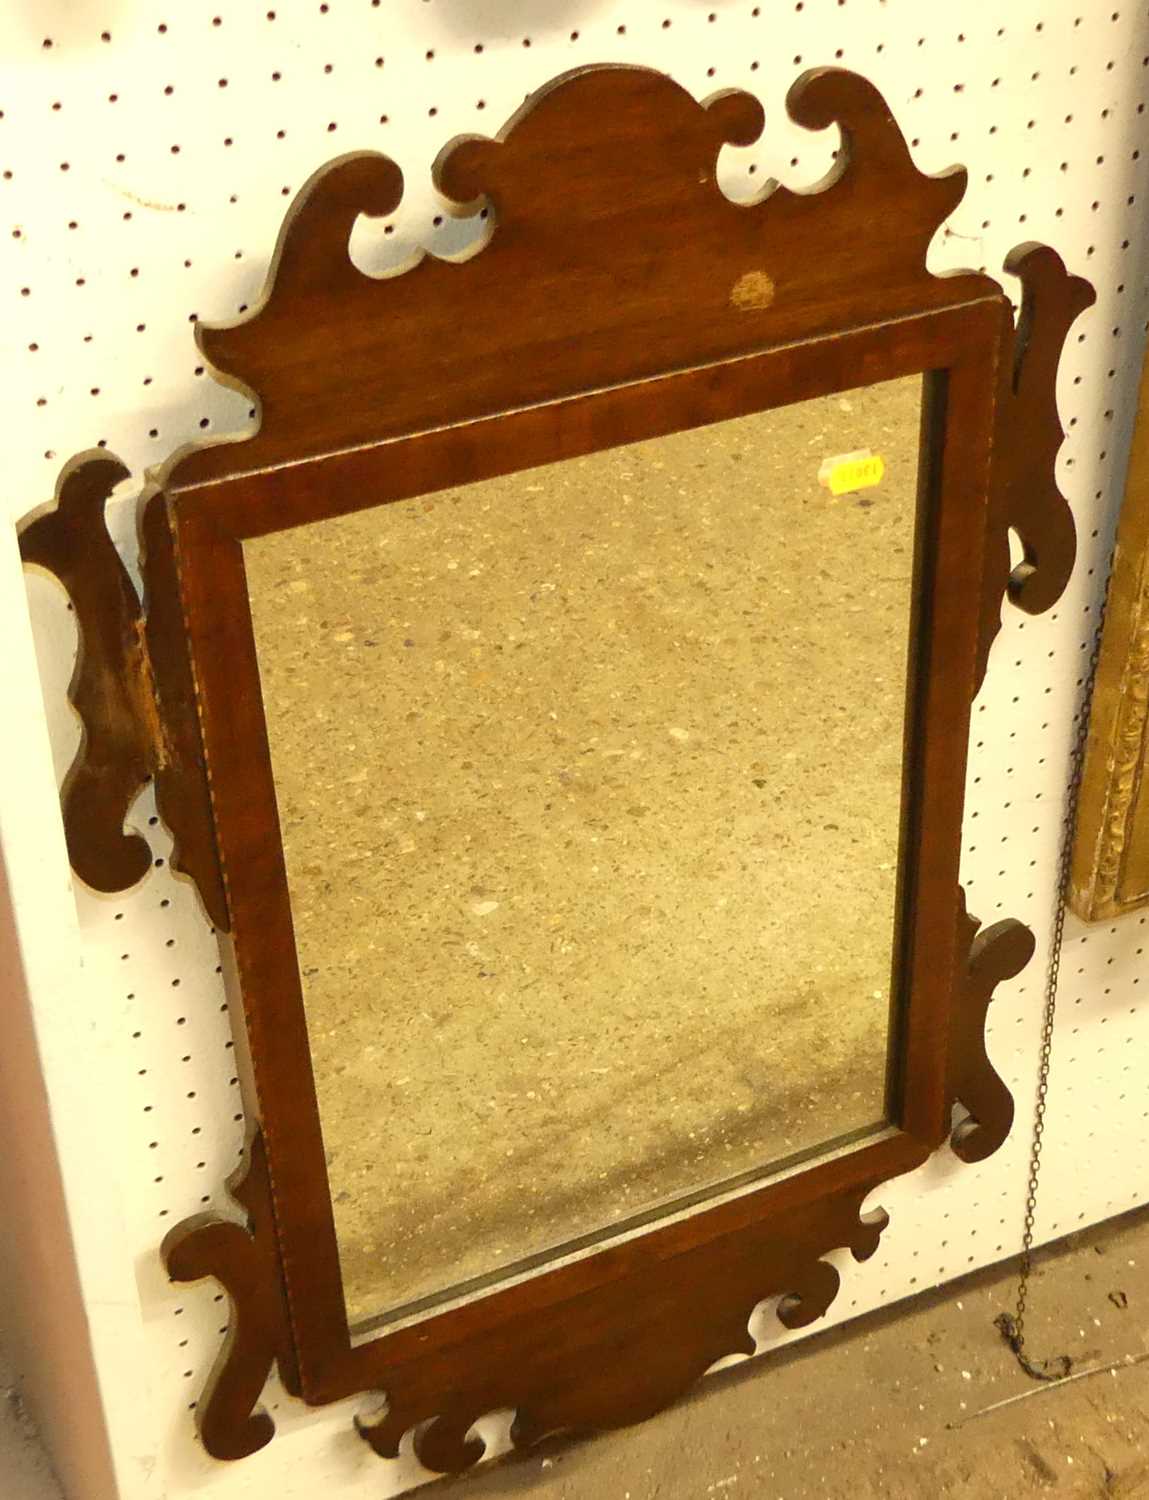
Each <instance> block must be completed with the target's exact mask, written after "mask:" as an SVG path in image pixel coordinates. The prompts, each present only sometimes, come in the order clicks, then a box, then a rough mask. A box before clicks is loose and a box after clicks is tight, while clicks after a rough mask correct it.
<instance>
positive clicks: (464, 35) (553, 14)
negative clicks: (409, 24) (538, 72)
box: [423, 0, 606, 43]
mask: <svg viewBox="0 0 1149 1500" xmlns="http://www.w3.org/2000/svg"><path fill="white" fill-rule="evenodd" d="M605 8H606V7H605V4H604V0H519V3H518V4H517V5H508V4H507V0H437V3H436V4H435V5H434V6H433V7H429V8H428V10H427V13H426V15H425V16H424V20H423V25H424V27H425V28H426V30H427V33H428V34H429V35H431V34H433V33H435V32H436V31H437V32H439V33H440V34H441V35H443V36H444V37H450V38H452V39H453V40H457V41H470V42H475V41H480V40H481V41H482V42H484V43H487V42H499V41H509V40H512V39H515V38H517V39H518V40H520V41H521V40H522V39H523V38H524V37H529V36H530V35H531V33H532V31H537V32H539V33H540V35H542V34H544V33H546V34H549V35H553V34H554V33H555V32H557V31H562V30H563V29H566V30H568V31H569V30H570V29H572V28H574V27H577V26H578V25H580V24H581V23H583V22H585V21H586V20H587V18H588V17H589V16H591V15H593V13H594V12H595V11H598V10H603V9H605Z"/></svg>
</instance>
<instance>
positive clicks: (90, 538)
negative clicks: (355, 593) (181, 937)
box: [19, 449, 228, 930]
mask: <svg viewBox="0 0 1149 1500" xmlns="http://www.w3.org/2000/svg"><path fill="white" fill-rule="evenodd" d="M130 477H131V476H130V471H129V470H128V469H127V467H126V466H125V465H124V464H123V463H121V462H120V460H119V459H118V458H116V457H114V456H113V455H112V454H109V453H106V452H104V451H103V450H102V449H95V450H92V451H90V452H87V453H80V454H78V455H77V456H76V457H75V458H73V459H72V460H71V461H70V462H69V463H67V464H66V465H65V466H64V469H63V471H62V472H61V474H60V479H59V482H58V484H57V487H56V496H55V501H54V503H53V504H52V506H51V507H49V508H46V509H44V510H42V511H39V512H36V513H35V514H33V515H32V516H30V517H28V519H27V520H26V521H25V522H23V524H22V525H21V527H20V530H19V538H20V555H21V558H22V559H23V561H24V563H25V564H27V565H30V566H33V567H40V568H44V569H45V570H46V571H47V572H49V573H51V574H53V575H54V576H55V577H56V578H57V579H59V581H60V583H61V584H63V586H64V588H65V589H66V590H67V592H68V595H69V597H70V599H71V601H72V605H73V608H74V610H75V614H76V623H77V626H78V629H79V637H80V644H79V655H78V657H77V661H76V670H75V672H74V673H73V676H72V682H71V686H70V688H69V691H68V696H69V698H70V700H71V702H72V704H73V706H74V707H75V709H76V712H77V714H78V715H79V717H80V721H81V724H82V725H83V730H84V735H83V740H82V742H81V745H80V749H79V752H78V754H77V756H76V759H75V761H74V763H73V765H72V767H71V769H70V770H69V772H68V775H67V777H66V778H65V781H64V787H63V791H62V793H61V802H62V809H63V817H64V832H65V836H66V839H67V844H68V858H69V860H70V862H71V865H72V869H73V870H74V871H75V873H76V874H77V875H78V876H79V878H80V879H81V880H82V881H83V882H84V883H85V885H89V886H91V887H92V889H93V890H96V891H103V892H106V893H110V892H112V891H122V890H126V889H127V888H128V887H129V886H133V885H135V884H137V883H138V882H139V881H141V880H142V879H143V878H144V876H145V875H146V874H147V873H148V871H149V870H150V869H151V866H152V855H151V849H150V847H149V845H148V842H147V840H146V839H145V838H143V837H142V836H141V835H140V834H138V833H125V831H124V819H125V818H126V817H127V814H128V810H129V808H130V807H131V805H132V803H133V802H134V801H135V799H136V797H137V796H138V795H139V792H140V789H141V788H142V787H143V786H144V785H145V783H146V782H148V781H149V780H151V779H153V778H154V780H155V782H156V806H157V809H158V811H159V813H160V816H161V817H162V818H163V819H164V821H165V822H166V823H167V825H168V827H169V828H170V829H171V832H172V835H173V838H174V841H175V847H174V849H173V852H172V860H171V863H172V867H173V869H176V870H178V871H180V872H181V873H183V874H186V875H188V876H190V877H191V878H192V880H194V882H195V884H196V886H197V888H198V890H199V892H200V896H201V899H202V900H203V903H204V907H205V909H206V911H207V914H208V916H209V917H210V919H211V921H212V922H213V924H214V925H215V926H216V927H217V928H219V929H221V930H226V928H227V926H228V914H227V902H226V899H225V897H224V891H223V882H222V878H221V875H220V870H219V861H218V857H217V853H216V847H215V836H214V832H213V830H212V820H211V808H210V802H209V794H208V787H207V778H206V772H205V771H204V768H203V757H202V753H201V751H200V747H199V730H198V723H197V719H196V706H195V695H194V690H193V687H192V683H191V669H190V666H189V664H188V662H187V656H186V647H185V645H184V638H183V623H182V618H181V612H180V603H179V581H178V578H177V576H176V570H175V559H174V553H173V552H172V545H171V536H170V533H169V531H168V527H167V518H166V511H165V509H164V503H163V497H162V496H159V495H156V496H153V497H152V499H151V500H150V501H149V502H148V503H147V506H146V508H145V516H146V520H145V526H144V542H145V550H144V555H143V557H142V559H141V566H142V569H143V573H144V578H145V581H146V583H147V587H148V597H149V608H148V612H147V614H146V615H145V612H144V608H143V606H142V605H141V603H140V599H139V596H138V594H137V593H136V589H135V586H134V585H133V583H132V580H131V578H130V577H129V576H128V571H127V569H126V568H125V567H124V564H123V562H122V560H121V558H120V555H119V553H118V552H117V551H116V548H115V545H114V544H113V542H112V539H111V536H110V535H109V534H108V528H107V525H106V523H105V519H104V508H105V506H106V504H107V501H108V498H109V497H110V495H111V493H112V491H113V489H114V488H115V487H116V485H117V484H119V483H121V482H122V481H123V480H125V479H128V478H130Z"/></svg>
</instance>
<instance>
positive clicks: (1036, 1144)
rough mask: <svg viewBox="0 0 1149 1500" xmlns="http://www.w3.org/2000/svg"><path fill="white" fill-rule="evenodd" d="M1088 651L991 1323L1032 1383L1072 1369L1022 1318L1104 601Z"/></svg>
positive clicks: (1030, 1264)
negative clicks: (1011, 1249)
mask: <svg viewBox="0 0 1149 1500" xmlns="http://www.w3.org/2000/svg"><path fill="white" fill-rule="evenodd" d="M1108 592H1109V589H1108V583H1106V587H1105V592H1104V593H1103V594H1102V596H1101V597H1102V607H1101V610H1100V613H1099V615H1098V620H1097V629H1096V630H1095V631H1094V634H1093V642H1092V645H1091V647H1090V652H1089V662H1088V667H1087V670H1086V674H1085V682H1084V686H1083V690H1082V694H1081V699H1080V701H1079V703H1078V705H1077V714H1076V717H1075V719H1074V724H1073V747H1072V755H1071V758H1070V763H1069V786H1068V788H1067V789H1066V794H1065V810H1064V813H1063V815H1062V822H1061V844H1060V847H1059V849H1058V857H1057V888H1056V902H1057V905H1056V909H1055V912H1054V917H1053V934H1052V940H1051V945H1050V952H1049V967H1048V969H1047V971H1046V976H1045V1001H1044V1005H1043V1007H1042V1012H1041V1053H1040V1058H1039V1061H1038V1068H1037V1099H1036V1103H1035V1105H1034V1111H1033V1138H1032V1141H1031V1144H1030V1150H1029V1180H1028V1182H1027V1184H1026V1192H1025V1221H1024V1227H1023V1231H1022V1236H1021V1257H1020V1259H1019V1261H1018V1270H1017V1304H1016V1307H1015V1309H1014V1312H1013V1313H1012V1314H1011V1313H1007V1312H1003V1313H999V1314H998V1316H997V1317H996V1318H995V1319H994V1324H995V1326H996V1327H997V1328H998V1330H999V1331H1000V1333H1001V1336H1002V1338H1003V1339H1005V1341H1006V1343H1007V1344H1008V1345H1009V1347H1010V1348H1011V1349H1012V1350H1013V1352H1014V1354H1015V1355H1016V1356H1017V1362H1018V1364H1019V1365H1020V1366H1021V1368H1022V1369H1023V1370H1024V1371H1025V1373H1026V1374H1027V1375H1029V1376H1031V1377H1032V1378H1033V1379H1034V1380H1064V1379H1065V1377H1066V1376H1067V1375H1068V1374H1069V1372H1070V1370H1071V1369H1072V1368H1073V1361H1072V1359H1071V1357H1070V1356H1069V1355H1068V1354H1055V1355H1052V1356H1051V1357H1050V1358H1048V1359H1043V1360H1035V1359H1034V1358H1033V1357H1032V1356H1031V1355H1030V1354H1029V1353H1027V1351H1026V1347H1025V1314H1026V1311H1027V1307H1028V1302H1029V1278H1030V1275H1031V1273H1032V1271H1033V1235H1034V1223H1035V1220H1036V1217H1037V1184H1038V1178H1039V1177H1040V1175H1041V1148H1042V1144H1043V1140H1044V1136H1045V1108H1046V1101H1047V1098H1048V1094H1049V1070H1050V1062H1051V1059H1052V1052H1053V1023H1054V1018H1055V1016H1056V1013H1057V984H1058V979H1059V977H1060V973H1061V949H1062V944H1063V942H1064V939H1065V913H1066V911H1067V909H1068V896H1069V871H1070V866H1071V865H1072V862H1073V832H1074V827H1075V825H1076V823H1077V803H1078V800H1079V798H1080V794H1081V775H1082V771H1083V770H1084V767H1085V746H1086V743H1087V741H1088V738H1089V710H1090V707H1091V705H1092V702H1093V685H1094V682H1095V681H1096V678H1097V662H1098V658H1099V657H1100V655H1101V632H1102V628H1103V626H1104V623H1105V598H1106V595H1107V594H1108Z"/></svg>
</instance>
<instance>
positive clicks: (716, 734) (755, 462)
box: [244, 376, 921, 1325]
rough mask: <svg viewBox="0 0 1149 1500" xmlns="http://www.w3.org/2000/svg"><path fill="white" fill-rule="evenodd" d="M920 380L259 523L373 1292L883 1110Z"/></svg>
mask: <svg viewBox="0 0 1149 1500" xmlns="http://www.w3.org/2000/svg"><path fill="white" fill-rule="evenodd" d="M920 395H921V378H920V377H917V376H915V377H912V378H909V379H905V380H899V381H891V382H887V383H885V384H882V385H878V386H873V387H869V388H866V389H860V390H854V391H849V392H847V393H844V394H839V395H834V396H830V397H826V398H821V399H818V400H816V401H809V402H805V403H803V404H801V405H798V406H792V407H787V408H784V409H782V410H779V411H774V412H768V413H764V414H759V415H754V416H750V417H743V418H738V419H735V420H732V421H728V422H723V423H718V424H716V425H714V426H712V427H707V428H703V429H700V430H696V431H692V432H683V433H678V434H675V435H673V436H671V437H669V438H662V439H658V440H654V441H650V442H645V443H640V444H636V445H633V446H630V447H626V448H618V449H614V450H611V451H608V452H602V453H597V454H594V455H592V456H590V457H588V458H584V459H579V460H573V461H570V462H566V463H561V464H555V465H552V466H549V467H546V468H541V469H534V470H529V471H526V472H523V473H519V474H515V475H512V476H510V477H509V478H503V479H493V480H487V481H485V482H483V483H481V484H476V485H472V486H469V487H467V488H465V489H460V490H455V491H448V492H443V493H439V494H434V495H430V496H426V497H423V498H420V499H416V500H411V501H404V502H401V503H397V504H393V505H389V506H384V507H382V508H377V509H372V510H366V511H360V512H358V513H357V514H354V515H349V516H345V517H342V518H340V519H338V520H334V521H324V522H320V523H317V524H314V525H311V526H307V527H302V528H298V529H296V530H293V531H288V532H280V533H278V534H276V535H273V536H268V537H264V538H261V539H258V540H256V541H253V542H248V543H246V544H245V547H244V553H245V562H246V566H247V572H248V582H249V587H250V593H251V607H252V614H253V619H254V626H255V638H256V644H257V651H258V656H259V663H260V673H261V677H262V683H263V692H264V700H265V707H266V714H267V723H268V732H269V737H270V745H271V752H272V762H273V768H274V775H275V782H276V789H277V798H278V803H279V810H280V819H281V824H282V833H283V842H284V849H285V854H286V862H287V871H288V881H289V887H290V895H291V904H292V912H293V918H294V923H295V930H296V937H297V943H298V952H299V964H300V971H301V975H302V982H303V991H304V998H305V1005H306V1011H307V1018H308V1025H309V1030H310V1037H311V1047H312V1053H313V1058H314V1066H315V1073H316V1084H317V1090H318V1097H319V1104H320V1112H321V1117H322V1123H323V1133H324V1138H325V1145H326V1150H327V1159H328V1168H329V1174H330V1183H331V1193H332V1199H333V1203H334V1212H335V1221H336V1227H337V1233H338V1238H339V1244H340V1256H341V1261H342V1266H343V1274H344V1281H345V1292H346V1298H347V1306H348V1315H349V1317H350V1319H351V1321H352V1324H353V1325H354V1324H355V1323H361V1322H362V1321H364V1320H366V1319H370V1318H373V1317H377V1316H379V1315H380V1314H382V1313H383V1312H385V1311H387V1310H388V1309H396V1308H399V1307H401V1306H404V1305H408V1306H409V1305H410V1304H411V1303H413V1302H416V1301H418V1300H419V1299H422V1298H433V1297H435V1296H436V1295H441V1294H444V1293H446V1292H448V1291H449V1290H450V1289H451V1288H456V1289H457V1288H459V1286H460V1285H461V1284H462V1283H465V1282H467V1281H468V1280H470V1279H472V1278H475V1277H482V1276H489V1275H490V1274H491V1273H494V1272H498V1271H500V1270H501V1271H503V1272H506V1271H507V1269H508V1268H510V1267H512V1266H514V1265H516V1264H521V1263H522V1262H523V1261H524V1259H526V1258H528V1257H531V1256H539V1255H541V1254H542V1253H543V1252H547V1251H549V1250H552V1249H553V1248H554V1247H556V1246H560V1245H567V1246H569V1244H570V1242H571V1241H573V1240H576V1239H578V1237H580V1236H587V1235H593V1234H594V1233H596V1232H603V1231H607V1230H612V1229H613V1230H617V1228H618V1226H619V1225H620V1224H621V1223H623V1222H624V1221H627V1220H628V1219H631V1218H633V1217H634V1216H636V1215H640V1214H643V1213H649V1212H650V1211H651V1210H653V1209H656V1208H658V1207H659V1206H660V1205H661V1206H663V1208H664V1209H665V1206H667V1205H669V1204H672V1203H674V1202H676V1201H681V1200H682V1199H683V1198H684V1196H686V1195H689V1194H692V1193H693V1194H697V1193H700V1192H702V1191H703V1190H707V1189H712V1188H713V1187H714V1185H716V1184H720V1183H724V1182H725V1183H729V1182H730V1180H731V1179H733V1178H736V1177H737V1176H738V1175H739V1174H749V1173H752V1172H760V1171H761V1170H762V1169H763V1168H765V1167H767V1166H768V1165H770V1164H772V1163H773V1164H777V1163H778V1162H780V1161H784V1160H786V1159H788V1158H792V1157H794V1156H795V1155H797V1154H799V1153H802V1152H810V1151H811V1150H813V1149H816V1148H822V1147H825V1146H826V1145H828V1144H829V1143H832V1142H834V1141H837V1140H840V1139H841V1138H842V1137H844V1136H848V1135H850V1134H851V1133H853V1134H857V1133H859V1132H863V1131H867V1130H869V1129H872V1128H876V1127H877V1126H878V1125H879V1124H880V1123H881V1122H882V1120H883V1112H884V1089H885V1079H886V1050H887V1041H888V1034H889V1010H890V1000H891V997H890V986H891V971H892V967H893V959H894V941H895V927H896V922H895V892H896V888H897V871H898V840H899V821H900V808H901V797H902V736H903V719H904V708H905V701H906V671H907V655H908V644H909V634H910V615H911V592H912V590H911V583H912V572H913V549H914V535H913V533H914V513H915V497H916V482H917V454H918V435H919V420H920V415H919V413H920ZM866 450H870V451H871V452H872V453H873V454H875V455H879V456H880V457H881V459H882V460H883V461H884V475H883V476H882V477H881V478H880V479H879V480H878V482H876V483H874V482H873V481H874V479H875V475H876V472H877V470H878V468H879V467H880V466H878V465H876V464H874V463H872V462H871V463H868V464H867V463H862V464H860V465H859V464H857V463H856V462H855V466H854V468H853V469H847V470H843V468H842V466H839V467H838V468H837V469H834V468H833V466H832V465H827V464H826V463H825V460H827V459H828V458H831V457H835V456H840V455H844V454H856V453H858V452H865V451H866ZM820 471H821V479H820V478H819V474H820ZM866 481H869V484H868V487H865V488H857V487H856V486H857V485H858V484H859V483H861V482H866ZM843 484H844V485H845V486H846V492H845V493H841V494H835V493H834V489H836V488H839V487H840V486H841V485H843Z"/></svg>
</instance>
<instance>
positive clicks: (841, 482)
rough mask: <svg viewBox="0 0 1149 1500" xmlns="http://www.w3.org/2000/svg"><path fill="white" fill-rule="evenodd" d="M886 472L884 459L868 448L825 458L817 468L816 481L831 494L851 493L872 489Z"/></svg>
mask: <svg viewBox="0 0 1149 1500" xmlns="http://www.w3.org/2000/svg"><path fill="white" fill-rule="evenodd" d="M885 472H886V461H885V459H884V458H883V457H882V455H881V454H880V453H871V452H870V451H869V449H866V450H865V451H864V452H860V453H840V454H838V455H837V457H835V458H827V459H826V460H825V461H824V463H823V464H822V466H821V468H820V469H819V470H818V483H819V484H822V485H824V486H825V487H826V488H827V489H828V490H829V491H830V493H831V495H852V494H853V493H854V492H855V490H868V489H872V488H873V486H874V485H875V484H880V483H881V482H882V478H883V476H884V475H885Z"/></svg>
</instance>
